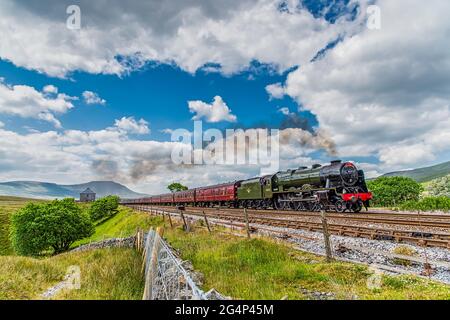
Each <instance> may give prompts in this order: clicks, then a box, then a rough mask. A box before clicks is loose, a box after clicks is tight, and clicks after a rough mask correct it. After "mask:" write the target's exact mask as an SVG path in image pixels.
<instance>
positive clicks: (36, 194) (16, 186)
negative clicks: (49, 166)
mask: <svg viewBox="0 0 450 320" xmlns="http://www.w3.org/2000/svg"><path fill="white" fill-rule="evenodd" d="M86 188H90V189H91V190H93V191H94V192H95V193H96V194H97V198H101V197H105V196H108V195H117V196H119V197H121V198H139V197H144V196H146V195H145V194H142V193H137V192H134V191H132V190H130V189H128V188H127V187H125V186H124V185H122V184H120V183H117V182H114V181H91V182H88V183H83V184H74V185H60V184H56V183H48V182H37V181H11V182H1V183H0V194H1V195H7V196H18V197H26V198H44V199H54V198H66V197H71V198H75V199H78V198H79V197H80V192H82V191H84V190H86Z"/></svg>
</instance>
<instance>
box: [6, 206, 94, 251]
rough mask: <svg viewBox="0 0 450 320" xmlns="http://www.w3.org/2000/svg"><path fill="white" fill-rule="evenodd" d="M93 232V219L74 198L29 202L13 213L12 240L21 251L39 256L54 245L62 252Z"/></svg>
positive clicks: (16, 248) (54, 247)
mask: <svg viewBox="0 0 450 320" xmlns="http://www.w3.org/2000/svg"><path fill="white" fill-rule="evenodd" d="M93 233H94V226H93V224H92V222H91V219H90V218H89V216H88V215H87V214H86V213H85V212H83V211H82V210H81V209H80V207H79V206H78V205H77V204H76V203H75V200H74V199H63V200H54V201H52V202H49V203H39V204H35V203H29V204H27V205H26V206H25V207H24V208H22V209H20V210H18V211H17V212H16V213H15V214H13V215H12V217H11V230H10V237H11V242H12V245H13V247H14V249H15V251H16V252H17V253H18V254H21V255H30V256H35V255H39V254H41V253H43V252H46V251H50V250H51V249H53V253H54V254H57V253H61V252H63V251H66V250H68V249H69V247H70V245H71V244H72V243H73V242H75V241H77V240H79V239H82V238H85V237H89V236H91V235H92V234H93Z"/></svg>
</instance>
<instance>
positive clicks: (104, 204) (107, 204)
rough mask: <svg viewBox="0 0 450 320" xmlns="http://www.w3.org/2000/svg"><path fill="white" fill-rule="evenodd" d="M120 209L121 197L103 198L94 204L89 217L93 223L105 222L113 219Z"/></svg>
mask: <svg viewBox="0 0 450 320" xmlns="http://www.w3.org/2000/svg"><path fill="white" fill-rule="evenodd" d="M118 207H119V197H117V196H108V197H105V198H101V199H98V200H96V201H95V202H93V203H92V205H91V207H90V208H89V215H90V216H91V219H92V220H93V221H99V220H104V219H107V218H111V217H112V216H114V215H115V214H116V213H117V212H119V211H118V210H117V208H118Z"/></svg>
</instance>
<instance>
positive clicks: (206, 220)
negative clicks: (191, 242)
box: [203, 210, 211, 233]
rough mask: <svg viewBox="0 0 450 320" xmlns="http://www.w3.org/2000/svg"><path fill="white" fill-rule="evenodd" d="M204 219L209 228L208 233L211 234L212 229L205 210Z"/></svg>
mask: <svg viewBox="0 0 450 320" xmlns="http://www.w3.org/2000/svg"><path fill="white" fill-rule="evenodd" d="M203 217H204V218H205V223H206V227H207V228H208V232H209V233H211V228H210V226H209V222H208V218H207V217H206V213H205V210H203Z"/></svg>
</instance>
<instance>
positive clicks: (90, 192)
mask: <svg viewBox="0 0 450 320" xmlns="http://www.w3.org/2000/svg"><path fill="white" fill-rule="evenodd" d="M81 194H95V192H94V191H92V190H91V189H90V188H87V189H86V190H84V191H83V192H81Z"/></svg>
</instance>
